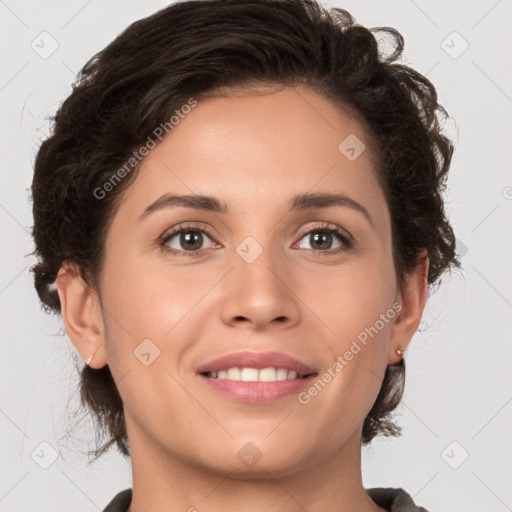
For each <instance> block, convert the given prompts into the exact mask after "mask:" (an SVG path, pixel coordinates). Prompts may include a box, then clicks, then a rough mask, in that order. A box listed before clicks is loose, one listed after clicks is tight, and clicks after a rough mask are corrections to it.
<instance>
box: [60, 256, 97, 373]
mask: <svg viewBox="0 0 512 512" xmlns="http://www.w3.org/2000/svg"><path fill="white" fill-rule="evenodd" d="M56 286H57V292H58V294H59V299H60V304H61V315H62V320H63V322H64V325H65V328H66V332H67V334H68V336H69V338H70V340H71V342H72V343H73V345H74V346H75V348H76V349H77V351H78V353H79V354H80V356H81V357H82V359H83V360H84V361H85V362H87V361H88V364H90V366H91V367H94V368H102V367H103V366H105V365H106V364H107V358H106V352H105V344H104V333H105V329H104V324H103V317H102V314H101V306H100V303H99V299H98V297H97V294H96V292H95V291H94V290H93V289H91V288H90V287H89V286H87V284H86V283H85V281H84V280H83V278H82V276H81V275H80V272H79V269H78V268H77V266H76V265H73V264H68V263H65V264H63V265H62V267H61V268H60V270H59V272H58V274H57V279H56ZM91 356H94V357H93V358H92V357H91Z"/></svg>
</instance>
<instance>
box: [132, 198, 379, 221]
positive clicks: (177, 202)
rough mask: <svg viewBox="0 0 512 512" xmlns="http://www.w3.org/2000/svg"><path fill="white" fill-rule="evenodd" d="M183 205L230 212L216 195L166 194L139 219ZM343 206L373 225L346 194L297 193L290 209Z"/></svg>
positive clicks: (367, 213) (363, 209)
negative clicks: (164, 209) (163, 209)
mask: <svg viewBox="0 0 512 512" xmlns="http://www.w3.org/2000/svg"><path fill="white" fill-rule="evenodd" d="M173 206H181V207H184V208H191V209H193V210H201V211H208V212H214V213H229V208H228V205H227V204H226V202H225V201H221V200H219V199H217V198H216V197H212V196H205V195H197V194H192V195H175V194H164V195H163V196H161V197H159V198H158V199H157V200H156V201H154V202H153V203H151V204H150V205H149V206H148V207H147V208H146V209H145V210H144V211H143V212H142V213H141V214H140V215H139V221H142V220H144V219H145V218H146V217H147V216H148V215H149V214H151V213H152V212H155V211H157V210H161V209H162V208H170V207H173ZM332 206H342V207H346V208H350V209H352V210H355V211H357V212H359V213H361V214H362V215H363V216H364V217H365V218H366V220H367V221H368V222H369V223H370V225H371V226H373V225H374V224H373V220H372V218H371V216H370V214H369V212H368V210H367V209H366V208H365V207H364V206H363V205H362V204H360V203H358V202H357V201H355V200H354V199H352V198H351V197H349V196H346V195H344V194H329V193H305V194H297V195H295V196H294V197H293V198H292V200H291V201H290V203H289V210H290V211H303V210H309V209H320V208H329V207H332Z"/></svg>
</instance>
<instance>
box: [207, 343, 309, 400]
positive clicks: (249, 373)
mask: <svg viewBox="0 0 512 512" xmlns="http://www.w3.org/2000/svg"><path fill="white" fill-rule="evenodd" d="M197 373H198V375H199V376H200V378H201V380H202V381H203V382H205V383H206V384H207V385H208V386H209V388H210V389H212V390H214V391H215V392H217V393H220V394H221V395H222V396H224V397H225V398H228V399H229V400H235V401H237V402H245V403H252V404H263V403H269V402H275V401H276V400H279V399H281V398H284V397H287V396H289V395H291V394H296V393H298V392H299V391H300V390H301V389H302V388H304V387H305V386H306V385H308V384H309V383H310V382H311V380H312V379H313V378H314V377H315V376H316V375H318V373H317V372H316V371H315V369H314V368H311V367H309V366H307V365H306V364H304V363H302V362H300V361H298V360H297V359H294V358H292V357H290V356H287V355H286V354H281V353H278V352H237V353H234V354H229V355H227V356H223V357H220V358H218V359H215V360H214V361H211V362H210V363H208V364H206V365H204V366H202V367H200V368H198V369H197Z"/></svg>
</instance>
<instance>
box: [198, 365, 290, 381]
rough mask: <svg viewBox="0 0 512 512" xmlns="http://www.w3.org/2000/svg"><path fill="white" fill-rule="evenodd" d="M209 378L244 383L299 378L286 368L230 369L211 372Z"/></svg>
mask: <svg viewBox="0 0 512 512" xmlns="http://www.w3.org/2000/svg"><path fill="white" fill-rule="evenodd" d="M208 376H209V377H213V378H217V379H229V380H238V381H243V382H275V381H278V380H292V379H296V378H297V377H298V374H297V372H296V371H294V370H287V369H286V368H263V369H261V370H258V369H256V368H229V369H228V370H219V371H218V372H209V373H208Z"/></svg>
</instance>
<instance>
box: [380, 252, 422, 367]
mask: <svg viewBox="0 0 512 512" xmlns="http://www.w3.org/2000/svg"><path fill="white" fill-rule="evenodd" d="M428 266H429V260H428V256H427V254H426V251H423V252H422V254H421V255H420V260H419V263H418V265H417V266H416V267H415V268H414V270H413V271H412V272H410V273H409V274H408V275H407V278H406V282H405V283H404V285H403V287H402V289H401V290H399V291H398V293H397V299H396V300H397V302H398V303H399V304H400V306H401V308H400V313H399V315H398V317H397V318H396V320H395V322H394V324H393V329H392V334H391V339H390V344H389V351H388V352H389V353H388V363H389V364H398V363H399V362H400V359H401V358H402V356H403V354H404V353H405V350H406V348H407V346H408V345H409V343H410V341H411V339H412V337H413V336H414V333H415V332H416V331H417V329H418V326H419V325H420V322H421V318H422V315H423V311H424V309H425V305H426V302H427V296H428ZM397 350H400V351H401V352H400V353H399V352H397Z"/></svg>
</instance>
